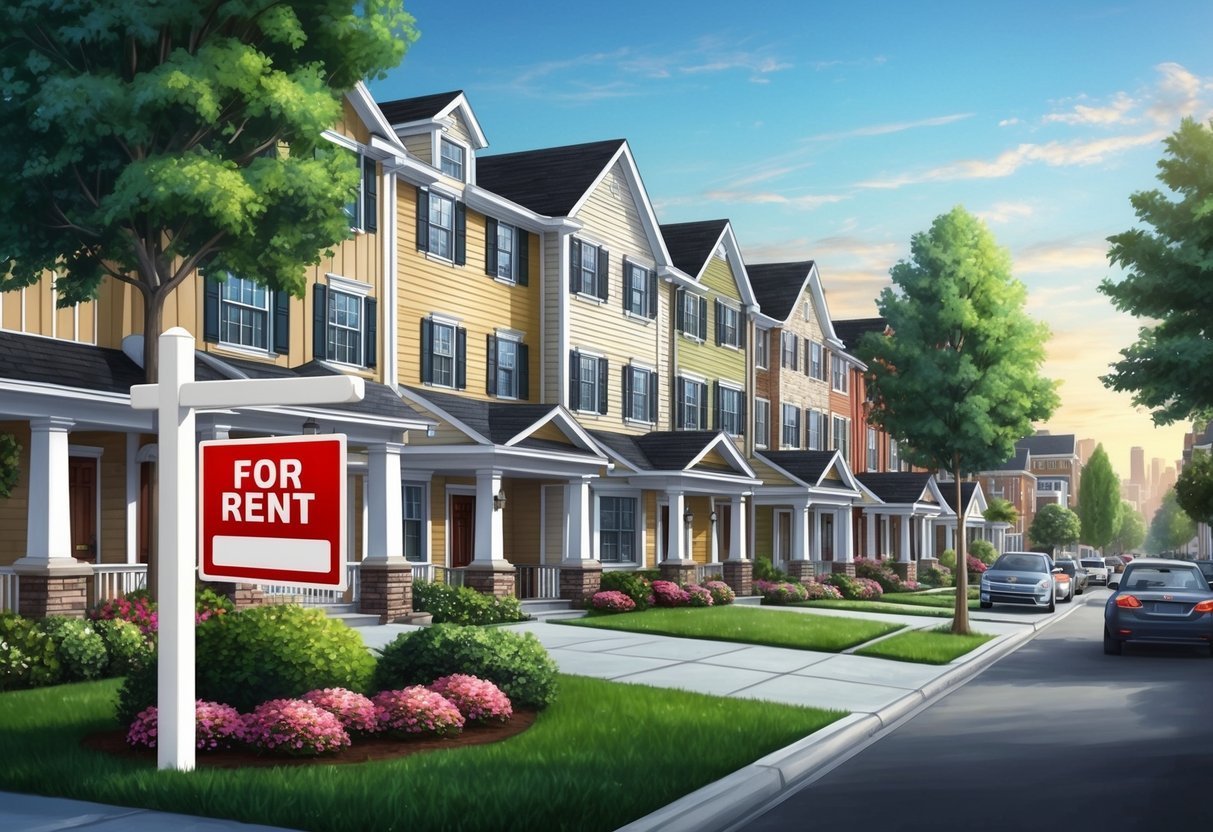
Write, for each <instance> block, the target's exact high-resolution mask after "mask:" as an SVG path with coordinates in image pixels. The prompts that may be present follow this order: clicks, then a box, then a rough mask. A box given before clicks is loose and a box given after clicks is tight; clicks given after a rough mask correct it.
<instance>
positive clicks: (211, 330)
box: [202, 275, 220, 343]
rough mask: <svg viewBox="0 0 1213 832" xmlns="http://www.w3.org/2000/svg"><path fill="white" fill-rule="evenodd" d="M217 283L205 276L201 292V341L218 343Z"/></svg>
mask: <svg viewBox="0 0 1213 832" xmlns="http://www.w3.org/2000/svg"><path fill="white" fill-rule="evenodd" d="M219 291H220V286H219V281H218V280H216V279H215V278H213V277H210V276H209V275H208V276H207V278H206V280H205V281H204V283H203V290H202V340H203V341H210V342H212V343H216V342H218V341H219Z"/></svg>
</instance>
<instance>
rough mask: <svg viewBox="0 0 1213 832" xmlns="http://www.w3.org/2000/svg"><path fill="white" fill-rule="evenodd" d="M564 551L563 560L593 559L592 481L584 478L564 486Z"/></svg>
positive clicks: (578, 561)
mask: <svg viewBox="0 0 1213 832" xmlns="http://www.w3.org/2000/svg"><path fill="white" fill-rule="evenodd" d="M564 511H565V528H564V552H563V558H562V560H564V561H566V562H568V561H575V562H576V563H578V564H580V563H581V562H583V561H587V560H593V559H594V553H593V551H592V550H591V546H590V481H589V479H588V478H582V479H577V480H573V481H572V482H569V483H568V484H567V485H565V487H564Z"/></svg>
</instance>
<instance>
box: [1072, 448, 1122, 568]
mask: <svg viewBox="0 0 1213 832" xmlns="http://www.w3.org/2000/svg"><path fill="white" fill-rule="evenodd" d="M1120 504H1121V499H1120V478H1119V477H1117V476H1116V472H1115V471H1113V470H1112V463H1111V461H1109V460H1108V454H1107V451H1105V450H1104V449H1103V443H1100V444H1099V445H1098V446H1096V448H1095V452H1094V453H1092V454H1091V458H1090V459H1088V460H1087V464H1086V465H1085V466H1083V469H1082V477H1081V478H1080V479H1079V481H1078V519H1079V520H1080V521H1082V538H1081V539H1082V542H1083V543H1087V544H1089V545H1091V546H1094V547H1095V548H1096V549H1103V548H1104V547H1105V546H1107V545H1108V544H1109V543H1111V542H1112V538H1113V537H1115V536H1116V528H1117V526H1118V525H1119V524H1120Z"/></svg>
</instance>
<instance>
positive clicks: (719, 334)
mask: <svg viewBox="0 0 1213 832" xmlns="http://www.w3.org/2000/svg"><path fill="white" fill-rule="evenodd" d="M712 306H713V309H714V311H715V312H716V346H718V347H719V346H720V345H721V344H723V343H724V304H722V303H721V302H720V300H719V299H717V300H716V301H715V302H714V303H713V304H712Z"/></svg>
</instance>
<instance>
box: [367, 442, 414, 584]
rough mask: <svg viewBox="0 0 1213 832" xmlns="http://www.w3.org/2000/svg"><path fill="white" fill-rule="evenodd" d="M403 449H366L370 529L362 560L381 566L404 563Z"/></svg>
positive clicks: (399, 446)
mask: <svg viewBox="0 0 1213 832" xmlns="http://www.w3.org/2000/svg"><path fill="white" fill-rule="evenodd" d="M403 450H404V445H403V444H401V443H399V442H384V443H383V444H381V445H372V446H370V447H369V448H367V453H366V457H367V477H366V486H367V488H366V496H365V498H364V499H363V505H364V506H365V509H366V514H367V529H366V538H365V541H366V542H365V544H364V551H363V560H364V561H371V562H377V563H382V562H384V561H399V560H403V559H404V529H403V527H402V525H403V524H402V522H401V512H402V511H403V506H404V504H403V499H404V492H403V491H402V490H401V488H400V452H401V451H403Z"/></svg>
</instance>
